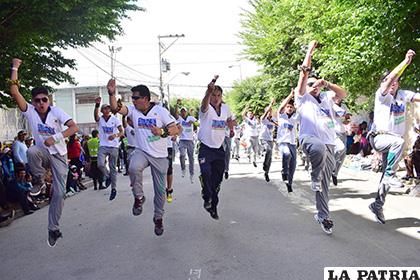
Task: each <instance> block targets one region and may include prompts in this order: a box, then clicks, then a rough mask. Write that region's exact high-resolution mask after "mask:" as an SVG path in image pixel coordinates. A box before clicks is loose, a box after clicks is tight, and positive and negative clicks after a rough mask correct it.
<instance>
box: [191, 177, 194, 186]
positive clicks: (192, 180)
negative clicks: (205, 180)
mask: <svg viewBox="0 0 420 280" xmlns="http://www.w3.org/2000/svg"><path fill="white" fill-rule="evenodd" d="M190 182H191V184H194V175H190Z"/></svg>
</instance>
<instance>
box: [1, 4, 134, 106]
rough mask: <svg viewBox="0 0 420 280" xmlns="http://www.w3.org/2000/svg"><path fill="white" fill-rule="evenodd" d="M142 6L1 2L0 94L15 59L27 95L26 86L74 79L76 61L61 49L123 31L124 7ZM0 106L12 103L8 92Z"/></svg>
mask: <svg viewBox="0 0 420 280" xmlns="http://www.w3.org/2000/svg"><path fill="white" fill-rule="evenodd" d="M136 10H141V8H140V7H138V6H136V5H135V4H133V2H132V1H130V0H110V1H100V0H91V1H79V0H55V1H47V0H26V1H13V0H9V1H7V0H6V1H2V3H0V63H1V70H0V71H1V72H0V76H1V77H0V79H1V81H0V92H7V91H8V87H7V85H6V83H5V80H6V78H9V77H10V73H9V68H10V67H9V65H10V62H11V60H12V58H13V57H19V58H21V59H22V60H23V64H22V67H21V68H22V72H21V73H19V77H20V80H21V85H22V86H21V92H22V93H23V94H24V95H25V96H26V97H29V88H30V87H33V86H39V85H45V84H46V83H53V84H59V83H62V82H71V83H74V80H73V78H72V77H71V76H70V74H69V72H68V71H65V70H64V69H65V68H66V67H67V68H70V69H75V68H76V65H75V60H74V59H71V58H66V57H64V56H63V54H62V52H61V50H63V49H67V48H77V47H87V46H89V45H90V44H91V43H93V42H100V41H102V39H103V38H108V39H110V40H113V39H114V38H115V36H116V35H119V34H121V33H123V30H122V28H121V25H120V23H121V20H122V19H124V18H127V14H126V13H127V12H128V11H136ZM0 104H1V105H0V106H2V107H3V106H7V107H12V106H13V103H12V101H11V99H10V98H9V97H7V96H4V95H0Z"/></svg>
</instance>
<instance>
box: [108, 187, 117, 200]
mask: <svg viewBox="0 0 420 280" xmlns="http://www.w3.org/2000/svg"><path fill="white" fill-rule="evenodd" d="M116 196H117V190H116V189H112V190H111V194H110V195H109V200H114V198H115V197H116Z"/></svg>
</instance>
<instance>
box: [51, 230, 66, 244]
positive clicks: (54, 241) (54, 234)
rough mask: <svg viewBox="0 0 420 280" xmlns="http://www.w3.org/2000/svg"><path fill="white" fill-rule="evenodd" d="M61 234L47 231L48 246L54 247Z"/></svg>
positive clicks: (56, 231)
mask: <svg viewBox="0 0 420 280" xmlns="http://www.w3.org/2000/svg"><path fill="white" fill-rule="evenodd" d="M62 237H63V234H61V232H60V231H59V230H49V231H48V245H49V246H50V247H54V246H55V244H56V243H57V239H58V238H62Z"/></svg>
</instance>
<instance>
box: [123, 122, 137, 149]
mask: <svg viewBox="0 0 420 280" xmlns="http://www.w3.org/2000/svg"><path fill="white" fill-rule="evenodd" d="M124 131H125V137H127V143H128V146H130V147H136V145H137V142H136V130H135V129H134V128H133V127H131V126H129V125H127V126H126V128H124Z"/></svg>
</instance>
